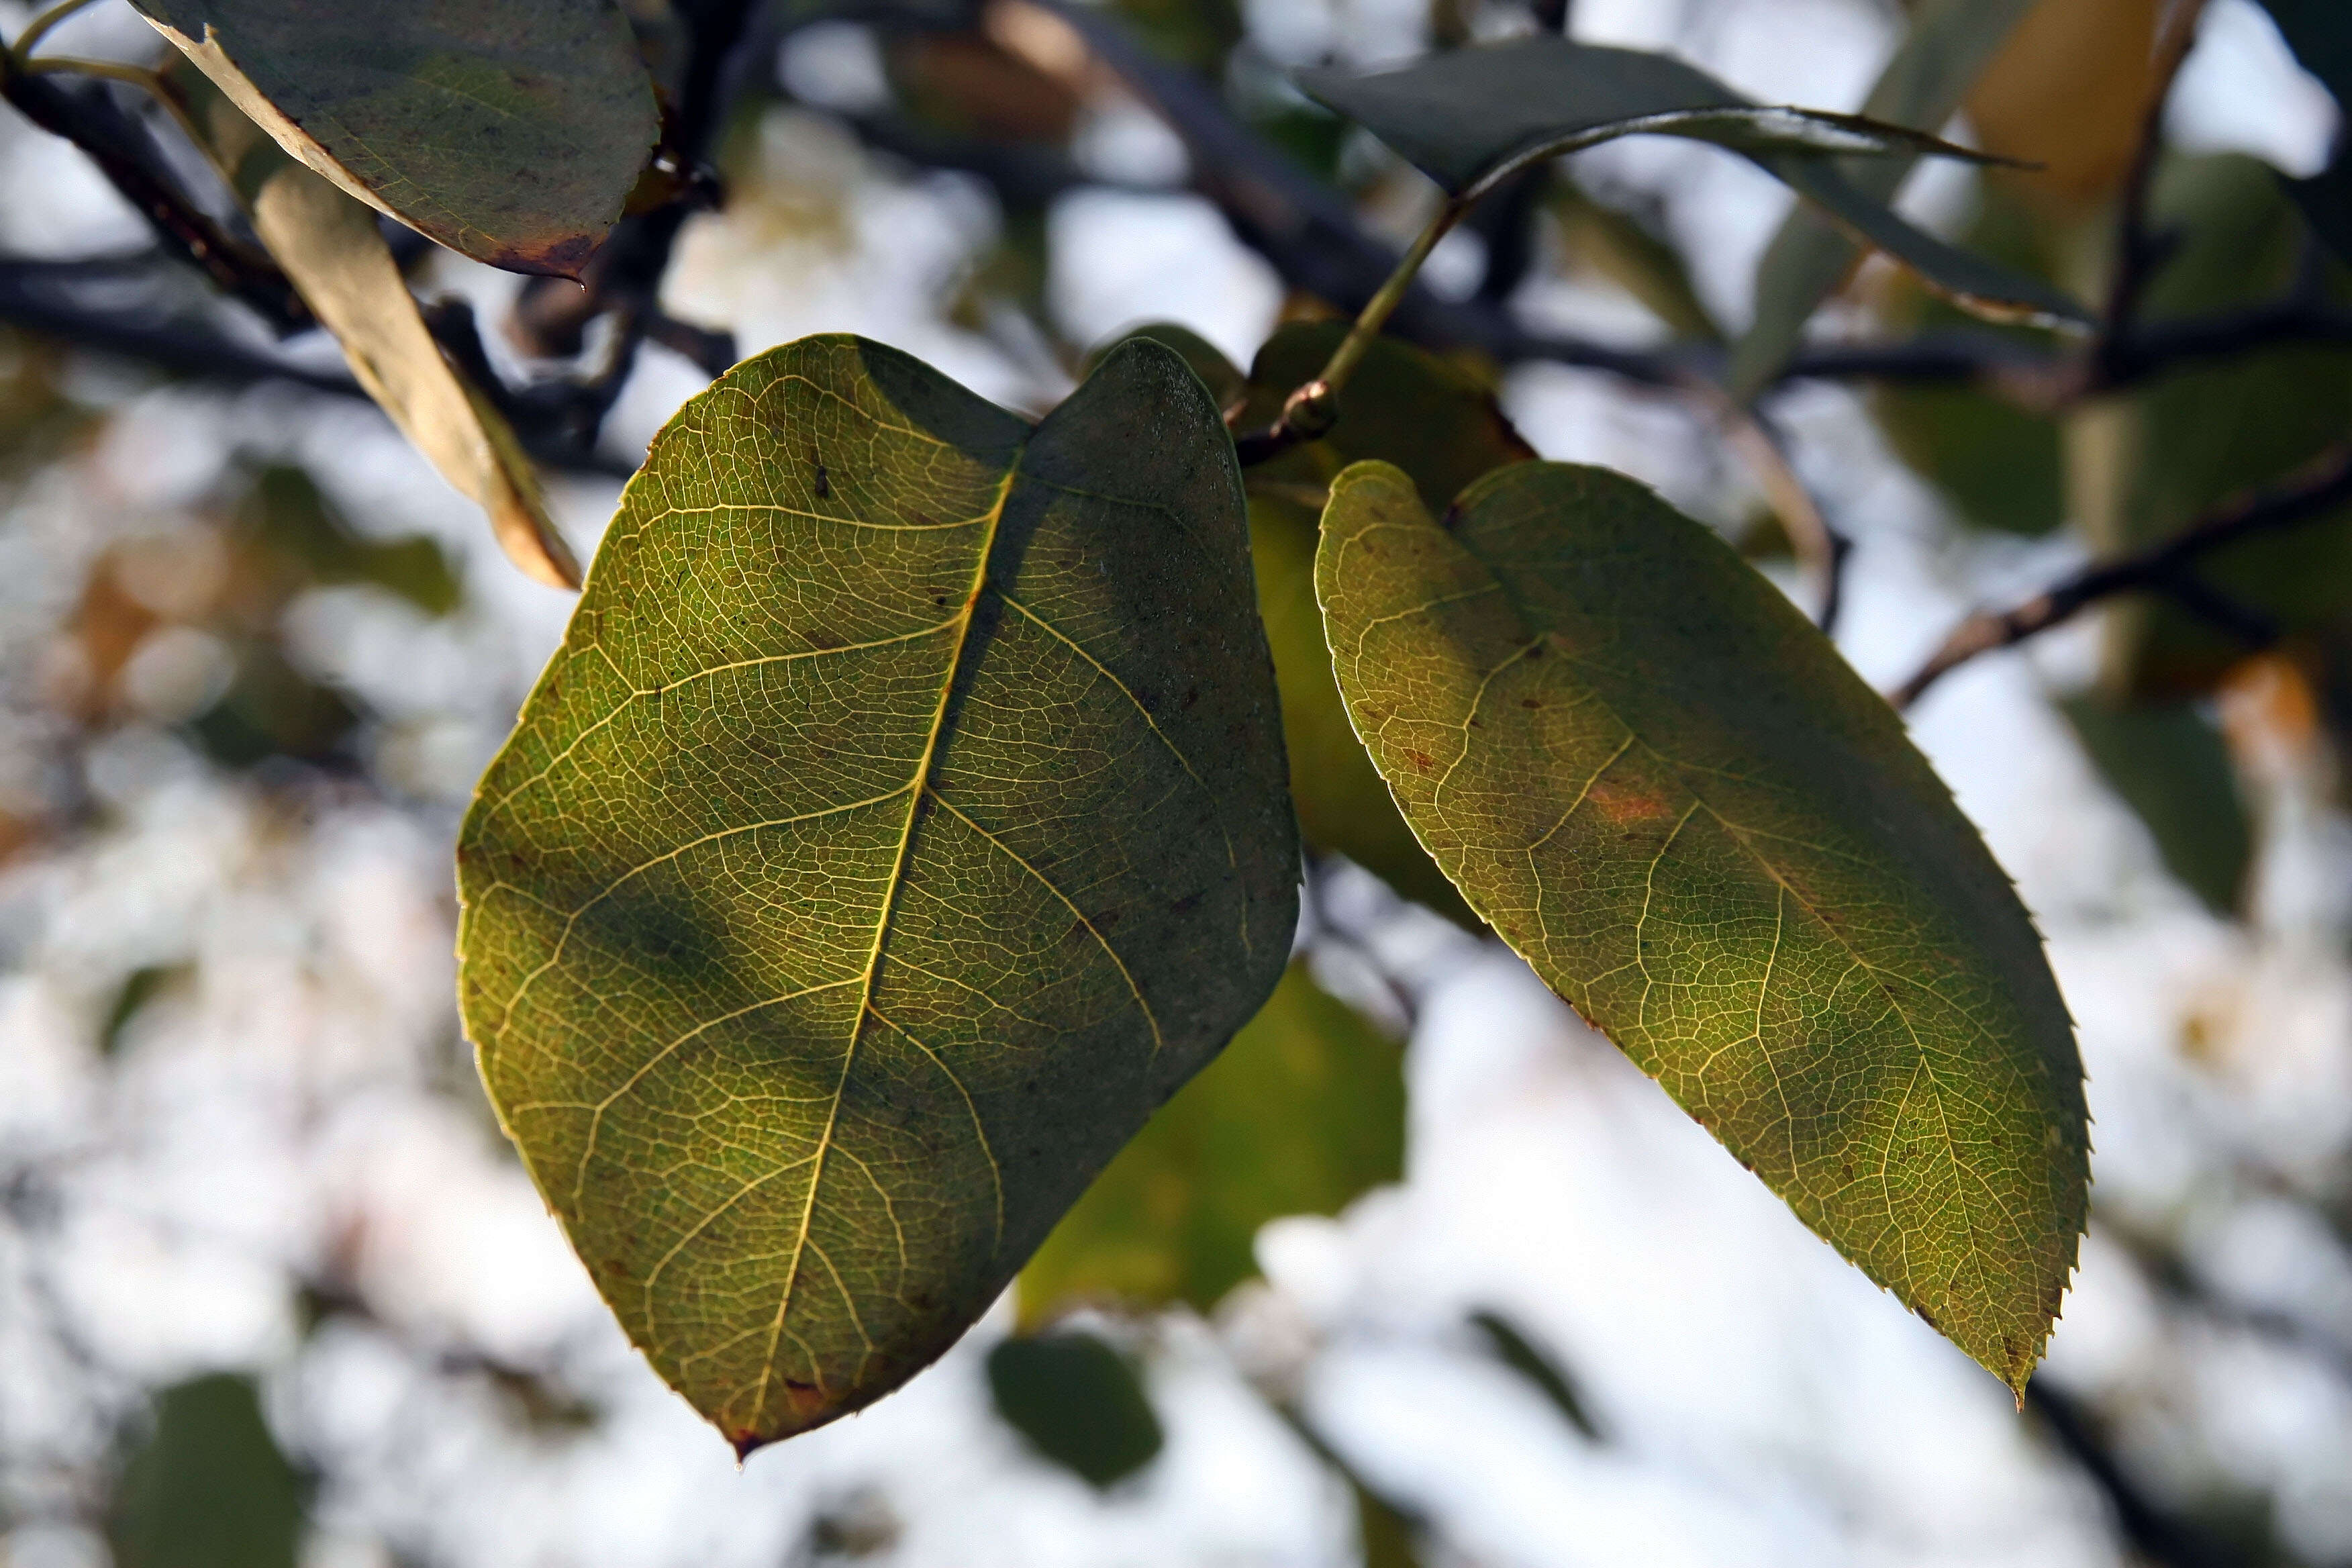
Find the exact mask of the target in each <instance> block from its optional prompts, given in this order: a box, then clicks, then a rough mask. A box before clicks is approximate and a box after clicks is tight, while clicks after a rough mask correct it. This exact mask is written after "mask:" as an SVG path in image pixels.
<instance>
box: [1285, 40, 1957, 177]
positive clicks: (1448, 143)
mask: <svg viewBox="0 0 2352 1568" xmlns="http://www.w3.org/2000/svg"><path fill="white" fill-rule="evenodd" d="M1298 82H1299V85H1300V86H1301V87H1303V88H1304V89H1306V90H1307V96H1309V97H1310V98H1314V99H1316V100H1319V101H1320V102H1322V103H1324V104H1326V105H1328V107H1330V108H1331V109H1334V110H1338V111H1339V113H1341V114H1344V115H1346V116H1348V118H1349V119H1350V120H1354V121H1358V122H1359V123H1360V124H1362V125H1363V126H1364V127H1365V128H1366V129H1367V130H1369V131H1370V132H1372V134H1373V135H1375V136H1378V137H1379V138H1380V139H1381V141H1383V142H1387V143H1388V144H1389V145H1390V146H1391V147H1393V148H1394V149H1396V151H1397V152H1398V153H1401V154H1402V156H1403V157H1404V158H1405V159H1406V161H1408V162H1409V163H1412V165H1413V166H1414V167H1415V168H1417V169H1419V170H1421V172H1422V173H1423V174H1427V175H1428V176H1429V177H1430V178H1431V179H1433V180H1435V181H1436V182H1437V183H1438V184H1441V185H1444V187H1445V188H1446V190H1447V191H1448V192H1449V193H1451V194H1453V195H1478V194H1480V193H1482V192H1484V191H1486V190H1487V189H1490V188H1491V187H1492V186H1493V185H1494V184H1495V183H1496V181H1497V180H1500V179H1502V178H1503V177H1504V176H1505V175H1507V174H1510V173H1511V172H1512V171H1513V170H1514V169H1518V168H1521V167H1524V166H1525V165H1527V164H1528V163H1534V162H1535V161H1536V160H1537V159H1538V158H1549V157H1552V156H1555V155H1557V154H1559V153H1573V152H1577V151H1579V150H1580V149H1582V148H1585V147H1591V146H1593V145H1596V144H1597V143H1599V142H1607V141H1611V140H1613V139H1614V138H1616V137H1619V136H1635V135H1652V136H1687V137H1690V138H1692V139H1693V140H1695V141H1700V142H1715V143H1717V145H1719V146H1724V147H1729V148H1731V149H1733V150H1734V151H1736V152H1741V153H1865V154H1878V155H1884V154H1887V153H1918V152H1934V153H1942V154H1944V155H1946V156H1948V157H1955V158H1967V159H1974V158H1976V157H1977V156H1978V154H1977V153H1972V152H1970V151H1969V150H1968V149H1967V148H1965V147H1960V146H1957V145H1955V144H1953V143H1951V142H1944V141H1940V140H1938V139H1937V138H1936V137H1934V136H1930V135H1928V134H1927V133H1926V132H1919V131H1914V130H1911V129H1909V128H1908V127H1906V126H1901V125H1890V124H1885V123H1883V122H1881V121H1874V120H1868V119H1865V118H1864V117H1863V116H1861V115H1858V114H1832V113H1831V112H1829V111H1827V110H1818V109H1790V108H1778V107H1770V106H1767V105H1764V104H1759V103H1757V102H1755V101H1753V100H1749V99H1747V98H1743V97H1741V96H1740V95H1739V94H1738V93H1737V92H1734V91H1733V90H1732V89H1730V88H1728V87H1726V86H1725V85H1724V84H1723V83H1721V82H1719V81H1717V80H1716V79H1715V78H1713V77H1711V76H1709V75H1707V74H1706V72H1705V71H1703V70H1700V69H1699V68H1697V67H1696V66H1691V65H1685V64H1684V63H1683V62H1682V61H1681V60H1677V59H1675V58H1670V57H1668V56H1665V55H1658V54H1650V53H1646V52H1644V51H1643V50H1640V49H1617V48H1607V47H1599V46H1595V45H1591V44H1577V43H1571V42H1570V41H1569V40H1568V39H1566V38H1563V37H1559V36H1558V35H1557V34H1551V33H1538V34H1536V35H1534V36H1532V37H1524V38H1516V39H1513V40H1512V41H1510V42H1509V43H1505V44H1489V45H1486V46H1483V47H1475V48H1466V49H1450V50H1447V51H1446V52H1444V53H1443V54H1436V55H1431V56H1428V57H1425V58H1422V59H1419V60H1416V61H1414V62H1413V63H1412V64H1411V65H1409V66H1405V67H1403V68H1400V69H1395V70H1384V71H1375V72H1372V73H1370V74H1368V75H1362V74H1358V73H1356V72H1354V71H1348V70H1339V69H1325V70H1307V71H1301V72H1299V73H1298Z"/></svg>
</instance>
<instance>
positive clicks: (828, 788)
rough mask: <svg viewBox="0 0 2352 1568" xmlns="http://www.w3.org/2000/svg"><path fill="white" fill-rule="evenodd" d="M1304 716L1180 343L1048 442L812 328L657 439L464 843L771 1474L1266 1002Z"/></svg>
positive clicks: (605, 1182)
mask: <svg viewBox="0 0 2352 1568" xmlns="http://www.w3.org/2000/svg"><path fill="white" fill-rule="evenodd" d="M1279 723H1280V721H1279V717H1278V715H1277V713H1276V696H1275V689H1274V681H1273V672H1272V669H1271V668H1270V663H1269V660H1268V658H1267V655H1266V651H1265V636H1264V634H1263V633H1262V632H1261V631H1260V630H1259V629H1258V624H1257V617H1256V616H1255V613H1254V606H1253V595H1252V594H1251V590H1250V579H1249V559H1248V555H1247V534H1246V532H1245V522H1244V514H1243V503H1242V492H1241V482H1240V477H1239V474H1238V472H1237V470H1236V469H1235V468H1234V457H1233V447H1232V444H1231V442H1230V441H1229V440H1228V439H1227V438H1226V437H1225V434H1224V430H1223V426H1221V425H1220V424H1219V422H1218V417H1217V411H1216V409H1215V408H1214V407H1213V405H1211V404H1210V402H1209V399H1208V397H1207V395H1205V394H1204V393H1203V392H1202V388H1201V384H1200V382H1199V381H1198V380H1197V379H1196V378H1195V377H1194V376H1193V374H1192V372H1191V371H1189V370H1187V369H1186V368H1185V367H1184V365H1183V363H1182V362H1181V360H1179V359H1178V358H1177V357H1176V356H1175V354H1173V353H1171V352H1170V351H1168V350H1167V349H1165V348H1162V347H1160V346H1159V345H1158V344H1155V343H1150V342H1135V343H1129V344H1128V345H1127V346H1125V347H1124V348H1122V349H1120V350H1119V351H1118V353H1114V354H1112V355H1110V356H1109V357H1108V359H1106V360H1105V361H1104V362H1103V363H1102V365H1101V366H1100V367H1099V368H1098V369H1097V371H1096V372H1095V374H1094V375H1093V376H1092V377H1091V378H1090V379H1089V380H1087V383H1086V384H1084V385H1083V386H1081V387H1080V388H1079V389H1078V390H1077V392H1076V393H1075V394H1073V395H1071V397H1070V398H1069V400H1068V401H1067V402H1066V403H1064V404H1063V405H1061V406H1060V407H1059V408H1057V409H1055V411H1054V413H1053V414H1052V415H1051V416H1048V417H1047V418H1046V419H1045V422H1044V423H1043V424H1042V425H1040V426H1030V425H1029V424H1027V423H1026V422H1024V421H1023V420H1021V419H1019V418H1017V417H1015V416H1013V415H1011V414H1008V413H1005V412H1004V411H1003V410H1002V409H999V408H996V407H994V406H992V405H989V404H987V403H984V402H982V400H980V399H979V398H977V397H975V396H973V395H971V394H970V393H968V392H966V391H964V390H963V389H962V388H961V387H959V386H957V385H956V384H953V383H952V382H950V381H948V380H947V379H946V378H945V377H943V376H941V375H940V374H938V373H937V372H936V371H933V370H931V369H930V368H929V366H927V365H924V364H922V363H920V362H919V361H916V360H913V359H909V358H908V357H907V356H906V355H904V354H901V353H897V352H896V351H894V350H891V349H887V348H884V347H882V346H880V345H878V344H875V343H869V342H864V341H862V340H860V339H856V338H850V337H820V338H809V339H804V340H803V341H802V342H797V343H793V344H789V345H786V346H785V347H782V348H779V349H775V350H772V351H770V352H769V353H765V354H762V355H761V356H759V357H758V358H756V359H753V360H751V361H748V362H746V363H743V364H740V365H739V366H737V367H736V368H735V369H734V370H732V371H730V372H729V373H728V374H727V375H726V376H724V377H723V378H721V379H720V380H719V382H718V384H715V385H714V386H712V387H711V388H710V390H709V391H708V392H706V393H704V394H702V395H699V396H698V397H696V398H694V399H693V400H692V401H690V402H689V403H688V404H687V405H686V407H685V408H684V409H683V410H682V411H681V412H680V413H679V414H678V415H677V417H676V418H674V419H673V420H672V421H671V422H670V424H669V426H667V428H666V429H665V430H664V431H663V432H662V434H661V436H660V437H658V438H657V439H656V441H655V443H654V446H653V449H652V450H651V452H650V453H648V454H647V457H646V466H645V468H643V469H642V470H641V471H640V472H639V473H638V474H637V476H636V478H635V479H633V480H631V481H630V484H629V488H628V489H627V490H626V491H625V493H624V495H623V498H622V503H621V510H620V513H619V515H618V516H617V517H616V518H615V519H614V521H613V524H612V527H611V530H610V531H608V532H607V533H606V535H605V538H604V545H603V547H602V548H601V549H600V550H599V552H598V553H597V558H596V563H595V566H594V568H593V571H592V572H591V574H590V576H589V583H588V587H587V591H586V593H585V594H584V595H583V597H582V599H581V603H580V608H579V610H578V611H577V612H576V613H575V614H574V616H573V617H572V626H571V628H570V630H569V631H568V632H567V633H566V635H565V638H564V642H563V646H562V648H561V649H559V650H558V652H557V654H556V656H555V658H554V659H553V660H552V661H551V663H550V664H549V666H548V668H547V671H546V673H545V674H544V675H543V676H541V679H540V683H539V686H538V688H537V689H536V690H535V691H533V693H532V694H531V697H530V701H529V702H528V703H527V704H526V705H525V707H524V710H523V714H522V718H521V720H520V723H519V724H518V725H517V728H516V731H515V733H514V735H513V737H512V738H511V739H510V740H509V742H508V743H507V746H506V749H505V750H504V751H503V752H500V754H499V757H498V759H497V760H496V761H495V762H494V763H492V764H491V766H490V769H489V772H488V774H487V775H486V776H485V778H484V780H483V783H482V786H481V789H480V792H479V795H478V798H477V800H476V803H475V805H474V807H473V809H472V811H471V812H470V813H469V814H468V815H467V819H466V824H465V826H464V828H463V829H462V831H461V833H460V835H459V839H458V888H459V893H460V896H461V899H462V900H463V904H464V911H465V912H464V916H463V921H462V925H461V929H460V932H459V950H458V951H459V962H460V973H459V995H460V1002H461V1005H462V1007H463V1009H464V1015H465V1020H466V1025H467V1033H468V1035H469V1037H471V1038H472V1039H473V1040H474V1041H475V1043H476V1045H477V1047H478V1049H479V1052H480V1060H481V1068H482V1076H483V1079H484V1081H485V1082H486V1083H487V1084H488V1089H489V1092H490V1098H491V1100H492V1101H493V1102H494V1103H495V1104H496V1105H497V1107H498V1109H499V1115H500V1116H501V1118H502V1119H503V1120H504V1122H505V1125H506V1126H507V1128H508V1130H509V1131H510V1132H511V1134H512V1135H513V1137H514V1139H515V1141H516V1142H517V1144H518V1145H519V1146H520V1149H521V1151H522V1155H523V1159H524V1163H526V1165H527V1166H528V1167H529V1169H530V1172H531V1174H532V1177H533V1179H534V1180H535V1181H537V1182H538V1184H539V1186H540V1190H541V1192H542V1193H543V1194H545V1195H546V1197H547V1200H548V1202H549V1204H550V1205H551V1206H552V1207H553V1208H554V1210H555V1212H556V1213H557V1215H559V1216H560V1217H561V1218H562V1221H563V1224H564V1226H565V1228H566V1230H567V1231H568V1232H569V1234H570V1236H571V1237H572V1245H573V1246H574V1247H577V1248H578V1249H579V1252H580V1255H581V1257H582V1258H583V1260H585V1262H586V1263H587V1265H588V1268H589V1271H590V1273H591V1274H592V1275H593V1278H594V1279H595V1280H596V1283H597V1286H598V1288H599V1289H602V1290H603V1292H604V1298H605V1300H607V1301H608V1302H610V1303H611V1304H612V1306H613V1309H614V1311H615V1312H616V1313H617V1314H618V1316H619V1317H620V1320H621V1321H622V1323H623V1325H624V1326H625V1328H626V1329H627V1331H629V1334H630V1336H631V1337H632V1338H633V1339H634V1340H635V1342H636V1343H637V1344H638V1346H639V1347H640V1348H641V1349H643V1350H644V1352H646V1357H647V1358H648V1359H649V1360H650V1361H651V1362H652V1363H653V1365H654V1367H655V1369H656V1371H657V1372H659V1373H661V1374H662V1376H663V1377H664V1378H666V1379H667V1380H668V1381H669V1383H670V1384H672V1386H674V1387H676V1388H677V1390H678V1391H679V1392H680V1393H682V1394H685V1395H686V1397H687V1398H688V1400H689V1401H690V1402H691V1403H692V1404H693V1405H694V1406H695V1407H696V1408H697V1409H698V1410H699V1411H701V1412H702V1413H703V1414H704V1415H707V1416H709V1418H710V1419H711V1420H712V1421H713V1422H714V1423H716V1424H717V1425H718V1426H719V1429H720V1430H721V1431H722V1432H724V1433H725V1434H726V1435H727V1436H728V1437H729V1438H730V1440H732V1441H733V1442H734V1443H736V1444H737V1445H738V1446H739V1447H741V1448H744V1449H749V1448H750V1447H754V1446H756V1445H758V1444H761V1443H764V1442H767V1441H770V1440H772V1439H774V1438H777V1437H782V1436H790V1435H791V1434H793V1433H795V1432H800V1431H804V1430H806V1429H807V1428H809V1427H811V1426H817V1425H819V1424H821V1423H823V1422H824V1421H827V1420H830V1419H832V1418H834V1417H835V1416H837V1415H844V1414H845V1413H847V1412H849V1411H852V1410H856V1409H858V1408H860V1407H862V1406H864V1405H868V1404H871V1403H872V1402H873V1401H874V1400H876V1399H877V1398H879V1397H880V1396H881V1395H882V1394H886V1393H887V1392H889V1390H891V1389H892V1388H894V1387H896V1386H897V1385H898V1384H900V1383H903V1382H904V1381H905V1380H906V1379H907V1378H908V1377H910V1376H912V1375H913V1374H914V1373H916V1372H917V1371H919V1370H920V1369H921V1368H922V1367H923V1366H925V1365H927V1364H928V1363H929V1362H931V1361H932V1360H933V1359H935V1358H936V1357H937V1356H938V1355H939V1354H940V1352H942V1351H943V1350H944V1349H945V1348H946V1347H947V1346H948V1345H949V1344H950V1343H951V1342H953V1341H954V1340H955V1338H956V1337H957V1335H959V1334H960V1333H961V1332H962V1331H963V1330H964V1328H965V1327H966V1326H967V1325H969V1324H970V1323H971V1321H973V1320H974V1319H975V1318H976V1317H978V1316H979V1314H980V1313H981V1312H982V1310H985V1309H986V1308H987V1306H988V1305H989V1303H990V1302H991V1301H992V1300H994V1299H995V1296H996V1294H997V1293H998V1292H999V1291H1000V1290H1001V1289H1003V1287H1004V1285H1005V1283H1006V1282H1007V1281H1008V1280H1010V1279H1012V1278H1013V1274H1014V1272H1015V1271H1016V1270H1017V1269H1018V1268H1020V1266H1021V1264H1022V1263H1023V1262H1024V1260H1025V1259H1026V1258H1028V1256H1029V1254H1030V1253H1031V1251H1033V1250H1034V1248H1035V1247H1036V1246H1037V1244H1038V1243H1039V1242H1040V1241H1042V1240H1043V1239H1044V1238H1045V1233H1046V1232H1047V1231H1048V1230H1049V1229H1051V1228H1052V1226H1053V1224H1054V1222H1055V1220H1056V1219H1058V1218H1060V1217H1061V1215H1062V1213H1063V1211H1064V1210H1066V1208H1068V1207H1069V1205H1071V1204H1072V1203H1074V1202H1075V1201H1076V1199H1077V1197H1078V1195H1079V1194H1080V1193H1081V1192H1083V1191H1084V1190H1085V1188H1086V1185H1087V1182H1088V1181H1089V1180H1090V1179H1091V1178H1092V1177H1093V1176H1094V1175H1095V1173H1097V1172H1098V1171H1100V1170H1101V1169H1102V1167H1103V1166H1104V1165H1106V1164H1108V1163H1109V1161H1110V1158H1111V1156H1112V1155H1113V1154H1114V1153H1115V1152H1118V1148H1119V1146H1120V1145H1121V1144H1123V1143H1125V1142H1127V1141H1128V1139H1129V1137H1130V1136H1132V1135H1133V1133H1134V1132H1135V1131H1137V1130H1138V1129H1139V1128H1140V1127H1141V1126H1142V1125H1143V1123H1144V1121H1146V1120H1147V1119H1148V1118H1149V1116H1150V1112H1151V1111H1152V1110H1154V1109H1156V1108H1157V1107H1158V1106H1159V1105H1160V1104H1161V1103H1162V1102H1163V1101H1164V1100H1167V1098H1168V1097H1169V1096H1170V1095H1171V1094H1172V1093H1174V1092H1175V1090H1176V1089H1178V1088H1179V1087H1180V1086H1181V1084H1183V1082H1184V1081H1185V1080H1186V1079H1189V1078H1191V1077H1192V1074H1193V1073H1195V1072H1196V1071H1198V1070H1199V1069H1200V1068H1202V1066H1203V1065H1204V1064H1205V1063H1206V1062H1207V1061H1208V1060H1209V1059H1210V1058H1212V1057H1213V1056H1214V1055H1215V1054H1216V1052H1217V1050H1218V1048H1219V1047H1222V1046H1223V1044H1224V1043H1225V1041H1226V1040H1227V1039H1228V1038H1229V1037H1231V1036H1232V1035H1233V1033H1234V1030H1235V1029H1237V1028H1238V1027H1239V1026H1241V1025H1242V1024H1244V1023H1245V1022H1246V1021H1247V1020H1248V1019H1249V1017H1250V1016H1251V1015H1252V1014H1253V1013H1255V1011H1256V1009H1257V1007H1258V1005H1259V1004H1260V1003H1261V1002H1263V1001H1264V1000H1265V996H1266V994H1268V993H1269V992H1270V991H1271V990H1272V989H1273V988H1274V985H1275V983H1276V980H1277V979H1278V978H1279V977H1280V975H1281V973H1282V968H1283V965H1284V963H1285V962H1286V959H1287V957H1288V954H1289V950H1290V940H1291V931H1292V927H1293V925H1294V923H1295V921H1296V919H1297V871H1298V849H1297V837H1296V834H1295V829H1294V826H1293V820H1292V816H1291V813H1290V809H1289V805H1288V804H1287V802H1286V800H1285V799H1284V797H1283V777H1284V763H1283V755H1282V741H1281V732H1280V729H1279Z"/></svg>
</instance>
